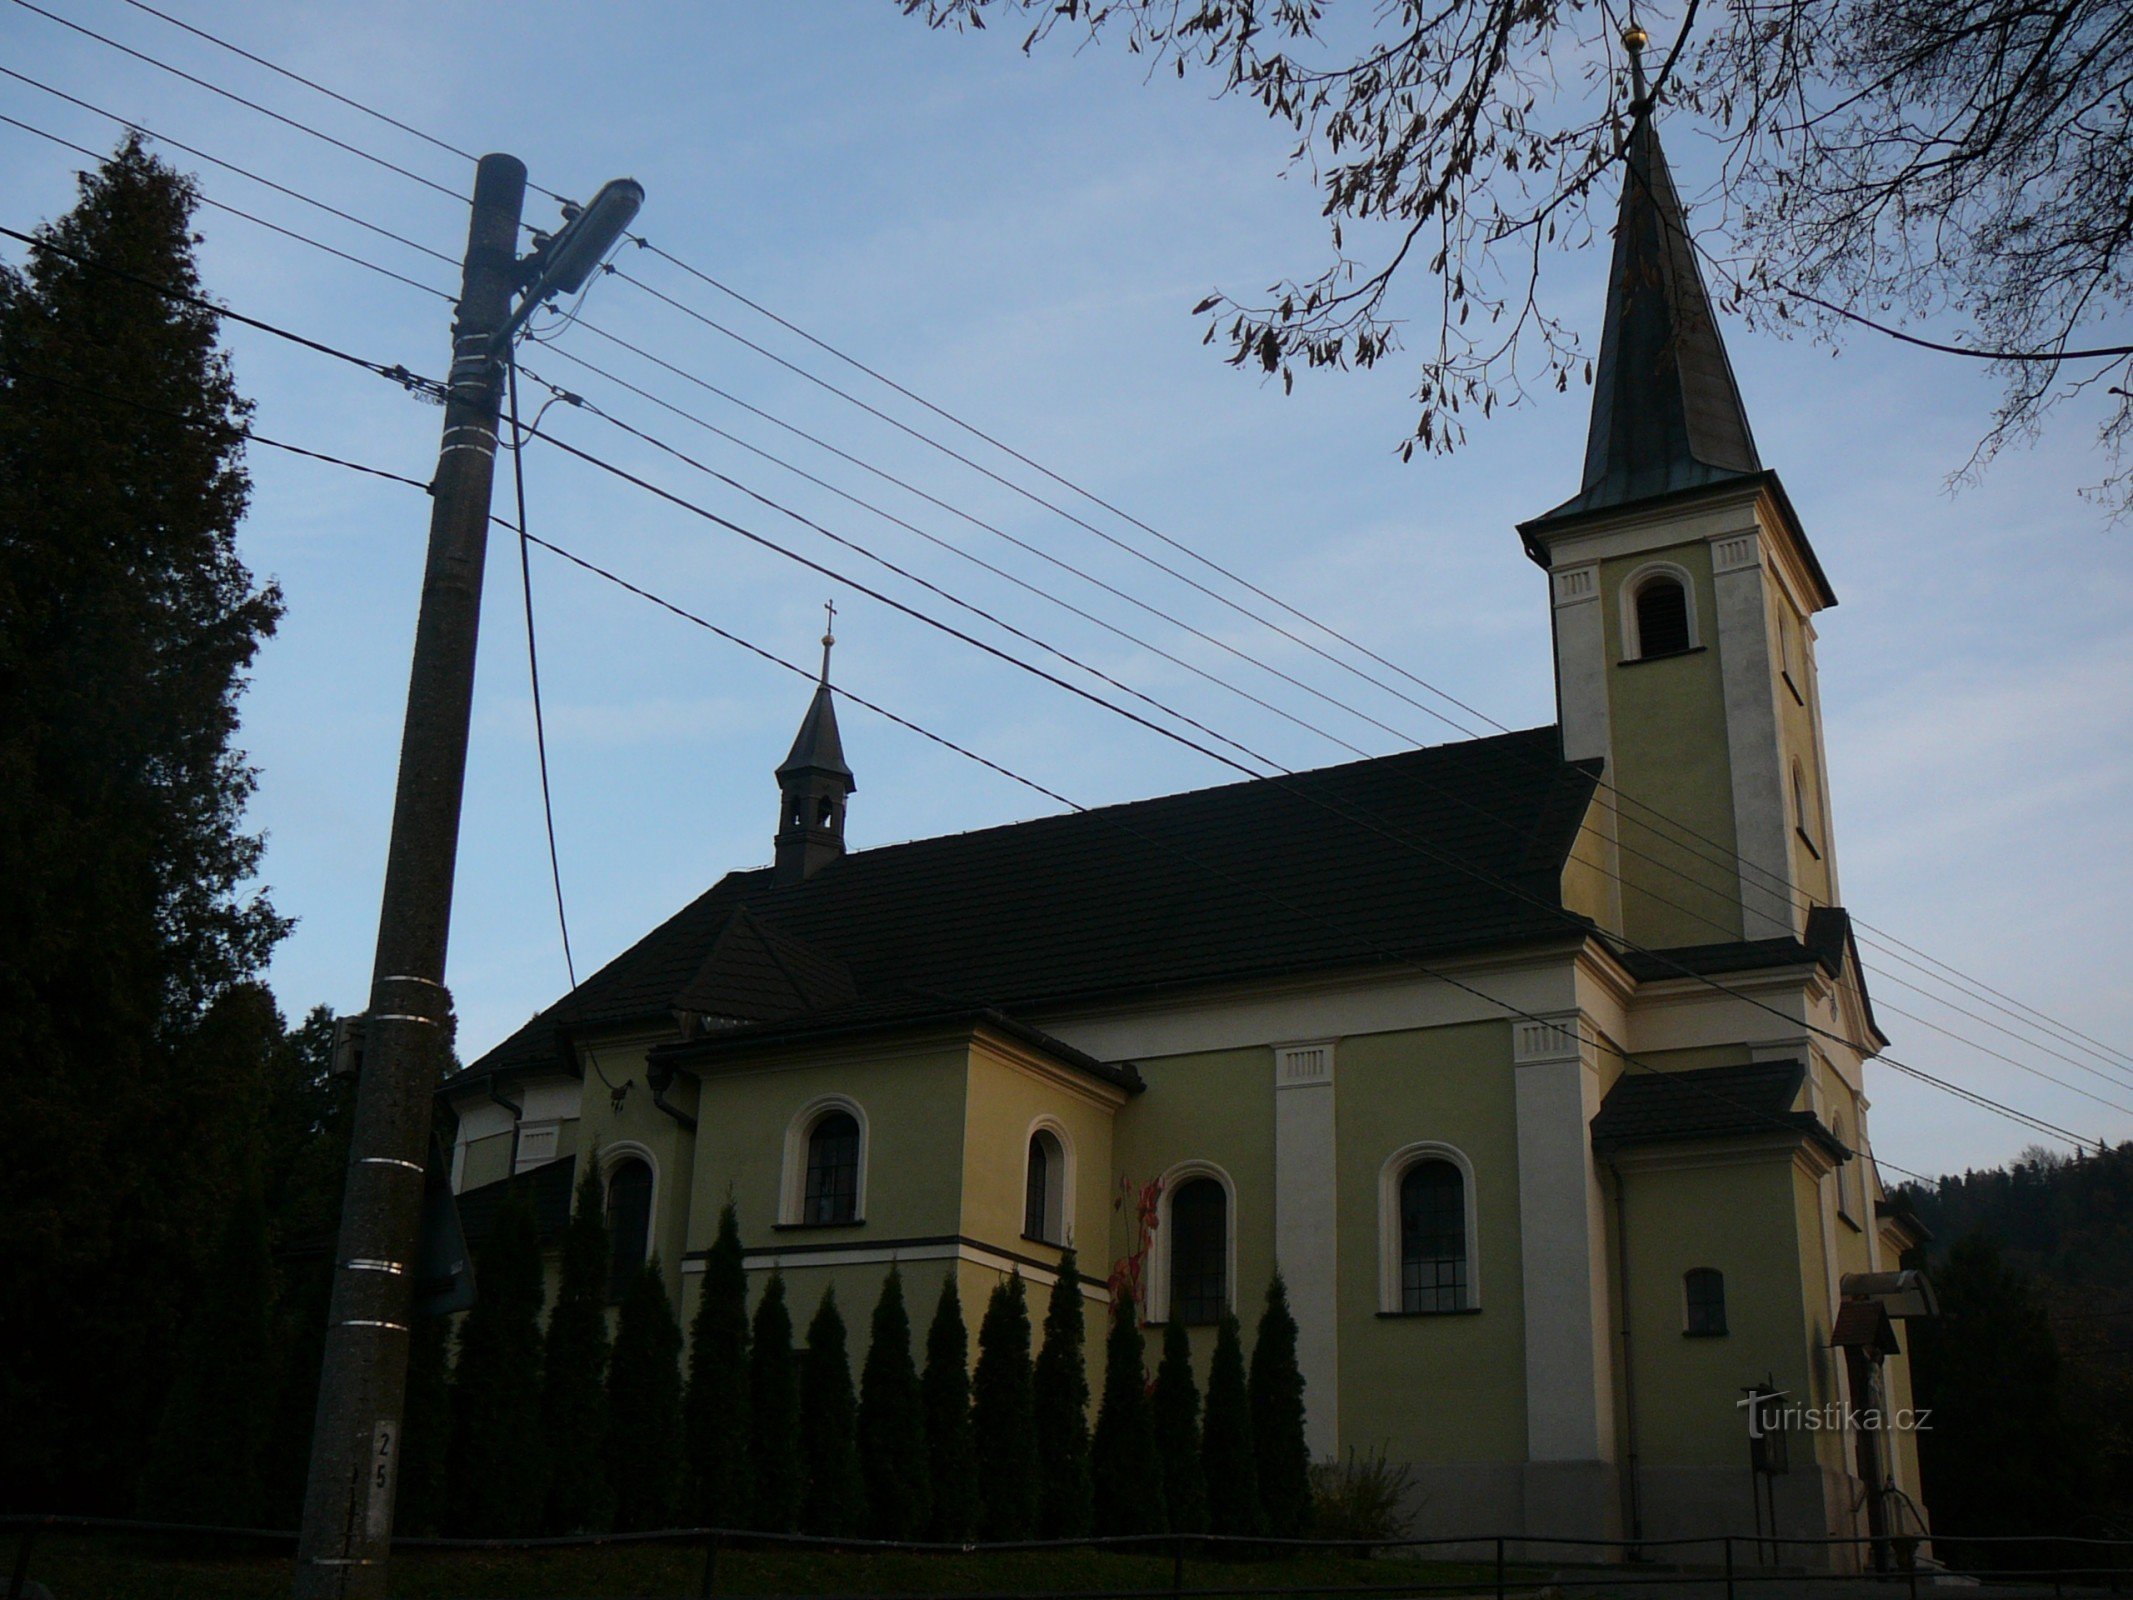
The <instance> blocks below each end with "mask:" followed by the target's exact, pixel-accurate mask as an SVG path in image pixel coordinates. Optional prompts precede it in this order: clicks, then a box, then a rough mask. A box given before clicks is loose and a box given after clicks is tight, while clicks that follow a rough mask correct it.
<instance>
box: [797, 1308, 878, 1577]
mask: <svg viewBox="0 0 2133 1600" xmlns="http://www.w3.org/2000/svg"><path fill="white" fill-rule="evenodd" d="M800 1454H801V1460H802V1463H803V1465H804V1467H805V1469H806V1481H805V1486H804V1487H803V1489H802V1491H801V1496H800V1531H801V1532H803V1533H816V1534H822V1535H825V1536H827V1537H830V1538H849V1537H851V1536H853V1535H855V1534H857V1533H858V1532H859V1531H860V1528H861V1526H862V1525H863V1524H864V1523H865V1521H866V1499H867V1490H866V1482H865V1480H864V1479H862V1478H861V1477H860V1475H859V1435H858V1407H857V1403H856V1402H855V1400H854V1399H853V1396H852V1357H851V1353H850V1350H849V1349H848V1348H847V1341H846V1339H845V1332H844V1314H843V1313H842V1312H840V1311H839V1310H838V1309H837V1291H836V1288H835V1287H834V1286H832V1287H830V1288H827V1289H824V1290H823V1291H822V1303H821V1304H820V1305H819V1306H817V1307H816V1308H815V1315H814V1319H813V1320H812V1321H811V1322H809V1323H808V1325H807V1349H806V1350H805V1351H804V1352H802V1354H801V1356H800Z"/></svg>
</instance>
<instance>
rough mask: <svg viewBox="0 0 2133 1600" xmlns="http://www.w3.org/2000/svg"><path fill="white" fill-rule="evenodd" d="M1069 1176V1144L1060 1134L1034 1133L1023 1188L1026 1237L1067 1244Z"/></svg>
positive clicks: (1048, 1130)
mask: <svg viewBox="0 0 2133 1600" xmlns="http://www.w3.org/2000/svg"><path fill="white" fill-rule="evenodd" d="M1069 1176H1070V1174H1069V1172H1068V1156H1067V1147H1066V1141H1065V1140H1064V1139H1063V1138H1061V1137H1060V1135H1059V1132H1058V1130H1057V1129H1055V1128H1048V1127H1038V1128H1035V1129H1033V1130H1032V1131H1031V1133H1030V1136H1029V1151H1028V1165H1027V1167H1026V1168H1025V1170H1024V1174H1023V1185H1022V1236H1023V1237H1024V1238H1025V1239H1035V1240H1039V1241H1041V1242H1042V1243H1044V1244H1056V1245H1064V1244H1065V1243H1066V1242H1067V1180H1068V1177H1069Z"/></svg>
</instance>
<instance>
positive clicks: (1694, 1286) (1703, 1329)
mask: <svg viewBox="0 0 2133 1600" xmlns="http://www.w3.org/2000/svg"><path fill="white" fill-rule="evenodd" d="M1681 1306H1682V1323H1681V1331H1682V1332H1683V1333H1685V1334H1687V1335H1689V1336H1690V1337H1691V1338H1694V1339H1715V1338H1717V1337H1718V1336H1719V1335H1720V1334H1722V1333H1724V1332H1725V1331H1726V1275H1725V1274H1724V1273H1723V1272H1720V1271H1719V1270H1718V1269H1717V1268H1716V1267H1691V1268H1689V1270H1688V1271H1687V1272H1684V1273H1683V1274H1682V1275H1681Z"/></svg>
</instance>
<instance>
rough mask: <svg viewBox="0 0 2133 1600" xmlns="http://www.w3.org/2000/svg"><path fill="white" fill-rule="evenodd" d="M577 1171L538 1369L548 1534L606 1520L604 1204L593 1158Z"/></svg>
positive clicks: (576, 1530) (544, 1522)
mask: <svg viewBox="0 0 2133 1600" xmlns="http://www.w3.org/2000/svg"><path fill="white" fill-rule="evenodd" d="M582 1165H583V1172H582V1173H581V1175H580V1176H579V1179H578V1197H577V1205H576V1207H575V1209H574V1210H573V1211H572V1213H571V1218H570V1226H569V1228H568V1229H566V1230H565V1232H564V1234H563V1249H562V1262H561V1270H560V1272H559V1275H558V1282H557V1286H556V1297H555V1305H554V1306H553V1308H551V1309H550V1311H549V1313H548V1339H547V1348H546V1350H545V1352H544V1356H543V1360H542V1364H541V1444H542V1446H543V1447H544V1449H545V1450H546V1452H547V1464H546V1477H547V1497H546V1510H545V1513H544V1515H543V1517H542V1531H544V1532H546V1533H579V1532H583V1531H586V1530H588V1529H594V1528H601V1527H604V1526H605V1524H606V1518H607V1516H608V1515H609V1498H608V1483H607V1462H606V1450H607V1214H606V1213H607V1201H606V1197H605V1195H604V1194H603V1193H602V1191H601V1188H600V1171H599V1165H598V1163H597V1162H596V1161H595V1160H594V1159H593V1156H592V1153H591V1152H587V1154H586V1157H585V1159H584V1162H583V1163H582Z"/></svg>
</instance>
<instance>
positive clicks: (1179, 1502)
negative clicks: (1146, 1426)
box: [1149, 1317, 1207, 1533]
mask: <svg viewBox="0 0 2133 1600" xmlns="http://www.w3.org/2000/svg"><path fill="white" fill-rule="evenodd" d="M1149 1405H1150V1409H1151V1411H1152V1412H1153V1420H1154V1425H1155V1447H1156V1455H1157V1456H1158V1458H1160V1460H1161V1461H1162V1464H1163V1504H1164V1507H1165V1509H1166V1510H1168V1512H1169V1513H1170V1529H1171V1532H1173V1533H1204V1532H1206V1531H1207V1478H1206V1474H1205V1471H1204V1469H1203V1468H1202V1467H1201V1465H1200V1450H1201V1444H1200V1390H1199V1387H1198V1386H1197V1385H1196V1384H1195V1383H1194V1382H1193V1377H1192V1343H1191V1341H1190V1340H1189V1339H1188V1338H1187V1337H1186V1335H1185V1325H1184V1324H1183V1323H1182V1322H1179V1321H1178V1320H1177V1319H1176V1318H1175V1317H1173V1318H1172V1319H1171V1320H1170V1324H1169V1326H1167V1327H1165V1328H1164V1329H1163V1362H1162V1365H1161V1366H1159V1367H1158V1368H1157V1369H1156V1374H1155V1391H1154V1393H1153V1395H1152V1396H1151V1398H1150V1401H1149Z"/></svg>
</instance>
